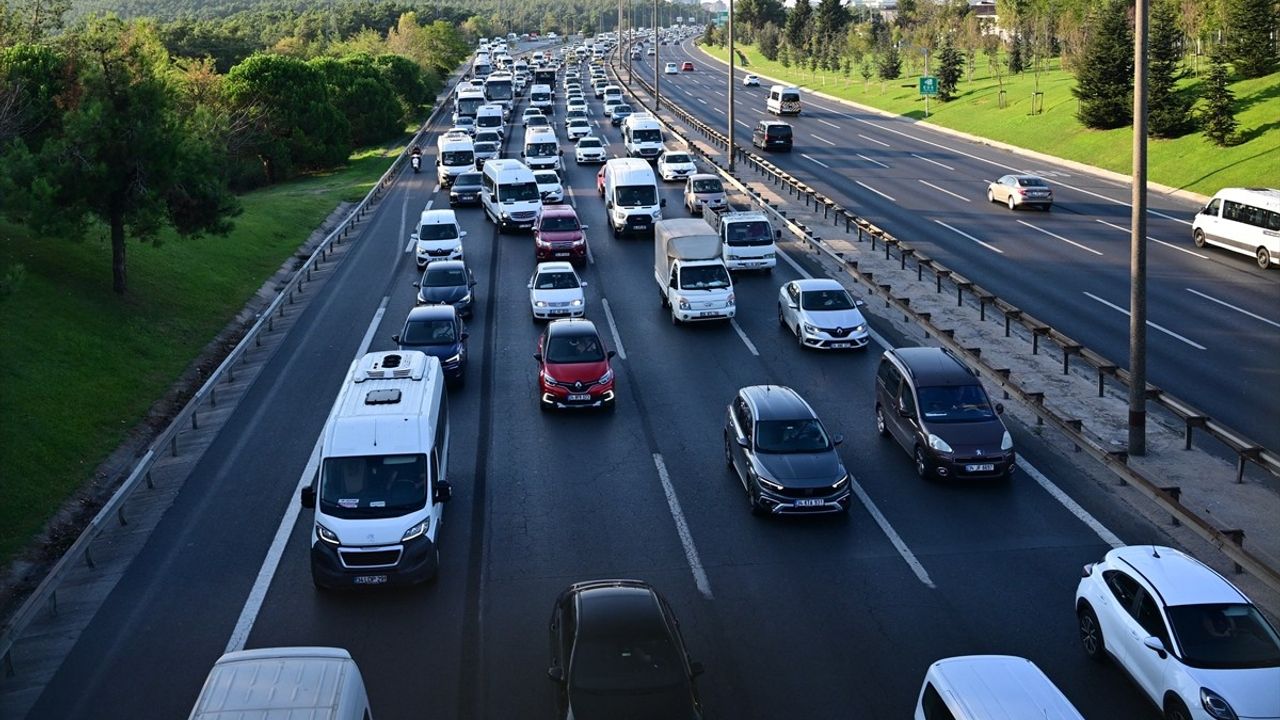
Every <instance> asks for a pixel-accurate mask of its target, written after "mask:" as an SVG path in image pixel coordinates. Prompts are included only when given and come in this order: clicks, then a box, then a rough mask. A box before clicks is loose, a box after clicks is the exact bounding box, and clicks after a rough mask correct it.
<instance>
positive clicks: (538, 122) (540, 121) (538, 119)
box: [525, 115, 551, 127]
mask: <svg viewBox="0 0 1280 720" xmlns="http://www.w3.org/2000/svg"><path fill="white" fill-rule="evenodd" d="M525 124H526V125H528V126H529V127H539V126H543V125H550V124H551V121H550V120H548V119H547V116H546V115H534V116H533V117H531V118H529V121H528V122H527V123H525Z"/></svg>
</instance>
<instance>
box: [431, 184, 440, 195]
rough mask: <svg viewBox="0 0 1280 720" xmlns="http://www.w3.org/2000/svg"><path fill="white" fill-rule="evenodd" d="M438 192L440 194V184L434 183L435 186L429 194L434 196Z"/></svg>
mask: <svg viewBox="0 0 1280 720" xmlns="http://www.w3.org/2000/svg"><path fill="white" fill-rule="evenodd" d="M438 192H440V183H436V186H435V187H434V188H432V190H431V194H432V195H435V194H436V193H438Z"/></svg>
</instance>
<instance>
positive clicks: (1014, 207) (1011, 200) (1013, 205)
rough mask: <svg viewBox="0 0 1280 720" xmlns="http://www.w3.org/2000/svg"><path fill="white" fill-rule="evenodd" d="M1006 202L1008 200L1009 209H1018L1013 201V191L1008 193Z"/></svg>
mask: <svg viewBox="0 0 1280 720" xmlns="http://www.w3.org/2000/svg"><path fill="white" fill-rule="evenodd" d="M1008 202H1009V209H1010V210H1017V209H1018V206H1017V204H1015V203H1014V202H1013V193H1009V197H1008Z"/></svg>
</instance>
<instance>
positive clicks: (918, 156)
mask: <svg viewBox="0 0 1280 720" xmlns="http://www.w3.org/2000/svg"><path fill="white" fill-rule="evenodd" d="M911 157H913V158H916V159H918V160H923V161H925V162H927V163H933V164H934V165H937V166H938V167H944V168H946V169H948V170H955V168H953V167H951V166H950V165H947V164H946V163H940V162H938V161H937V160H931V159H929V158H927V157H925V156H923V155H917V154H915V153H911Z"/></svg>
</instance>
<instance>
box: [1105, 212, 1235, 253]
mask: <svg viewBox="0 0 1280 720" xmlns="http://www.w3.org/2000/svg"><path fill="white" fill-rule="evenodd" d="M1094 220H1097V221H1098V222H1100V223H1102V224H1103V225H1106V226H1107V227H1110V228H1115V229H1116V230H1119V231H1120V232H1123V233H1128V232H1130V230H1129V228H1127V227H1124V226H1123V225H1116V224H1115V223H1109V222H1107V221H1106V220H1098V218H1094ZM1147 239H1148V240H1150V241H1151V242H1154V243H1160V244H1161V245H1164V246H1165V247H1170V248H1173V249H1174V250H1177V251H1178V252H1184V253H1186V254H1188V255H1194V256H1195V257H1198V258H1200V259H1201V260H1208V259H1209V256H1208V255H1201V254H1200V253H1198V252H1194V251H1192V250H1188V249H1186V248H1184V247H1178V246H1177V245H1174V244H1173V243H1167V242H1165V241H1163V240H1157V239H1155V238H1153V237H1151V236H1150V235H1148V236H1147Z"/></svg>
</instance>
